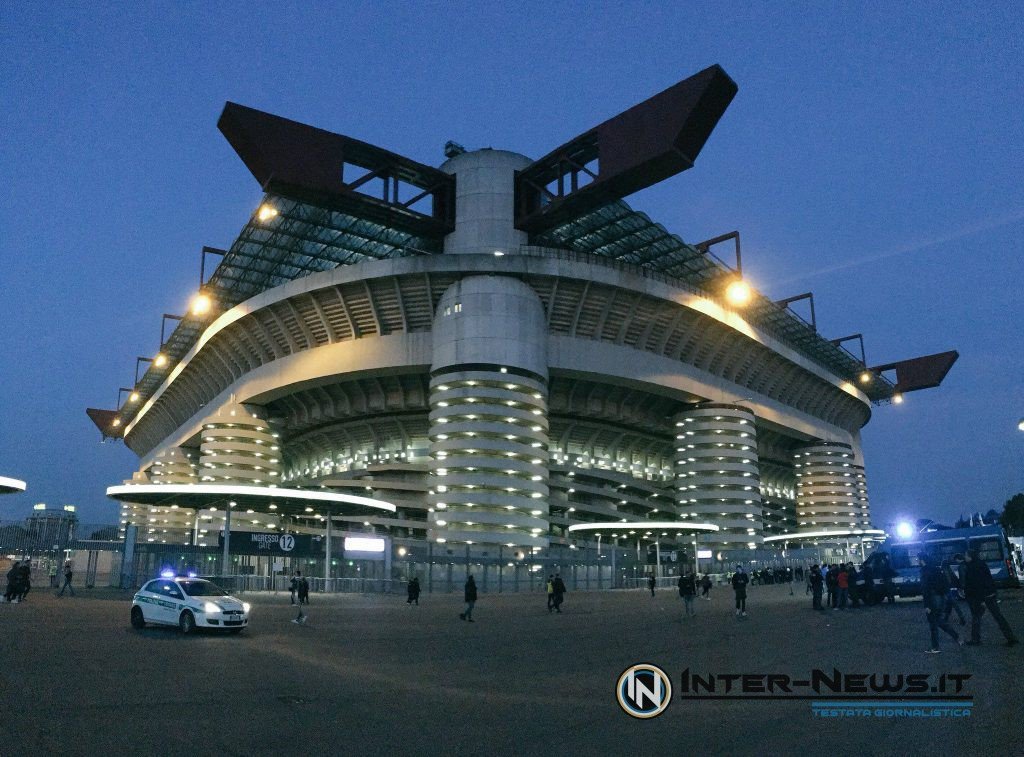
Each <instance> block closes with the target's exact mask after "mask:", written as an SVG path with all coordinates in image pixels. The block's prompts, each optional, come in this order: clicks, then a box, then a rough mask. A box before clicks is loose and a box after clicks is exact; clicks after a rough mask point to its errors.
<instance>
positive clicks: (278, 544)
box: [218, 531, 324, 557]
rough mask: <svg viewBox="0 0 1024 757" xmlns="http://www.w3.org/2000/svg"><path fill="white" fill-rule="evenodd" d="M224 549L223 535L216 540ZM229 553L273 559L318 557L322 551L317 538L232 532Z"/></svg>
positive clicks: (263, 532)
mask: <svg viewBox="0 0 1024 757" xmlns="http://www.w3.org/2000/svg"><path fill="white" fill-rule="evenodd" d="M218 542H219V544H220V546H221V548H223V547H224V534H223V533H221V534H220V538H219V540H218ZM230 551H231V553H232V554H236V555H274V556H275V557H277V556H281V557H287V556H293V557H308V556H318V555H320V554H321V553H322V552H323V551H324V549H323V542H322V540H321V538H320V537H319V536H317V537H314V536H311V535H310V534H282V533H279V532H276V531H232V532H231V546H230Z"/></svg>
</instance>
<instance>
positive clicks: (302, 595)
mask: <svg viewBox="0 0 1024 757" xmlns="http://www.w3.org/2000/svg"><path fill="white" fill-rule="evenodd" d="M299 604H300V605H308V604H309V581H308V580H307V579H306V577H305V576H303V575H301V574H299Z"/></svg>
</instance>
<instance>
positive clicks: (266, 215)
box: [256, 205, 277, 221]
mask: <svg viewBox="0 0 1024 757" xmlns="http://www.w3.org/2000/svg"><path fill="white" fill-rule="evenodd" d="M256 217H257V218H258V219H260V220H261V221H269V220H270V219H271V218H276V217H277V208H275V207H274V206H273V205H260V209H259V210H257V211H256Z"/></svg>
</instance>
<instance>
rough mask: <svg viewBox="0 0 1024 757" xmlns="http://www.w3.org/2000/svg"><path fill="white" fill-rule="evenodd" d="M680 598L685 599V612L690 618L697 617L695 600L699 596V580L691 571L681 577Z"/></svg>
mask: <svg viewBox="0 0 1024 757" xmlns="http://www.w3.org/2000/svg"><path fill="white" fill-rule="evenodd" d="M679 596H680V597H682V598H683V611H684V612H685V613H686V614H687V615H689V616H692V615H696V613H695V612H694V611H693V600H694V599H695V598H696V596H697V579H696V577H695V576H694V575H693V574H692V573H690V572H689V571H687V572H686V573H685V574H684V575H681V576H679Z"/></svg>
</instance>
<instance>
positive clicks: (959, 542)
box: [925, 539, 966, 565]
mask: <svg viewBox="0 0 1024 757" xmlns="http://www.w3.org/2000/svg"><path fill="white" fill-rule="evenodd" d="M965 548H966V544H965V543H964V540H963V539H956V540H952V541H936V542H931V543H930V544H927V545H925V552H926V553H927V554H928V555H929V556H930V557H932V558H933V559H934V560H935V561H936V562H937V563H938V564H940V565H941V564H942V563H944V562H953V556H954V555H962V554H963V553H964V551H965Z"/></svg>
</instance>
